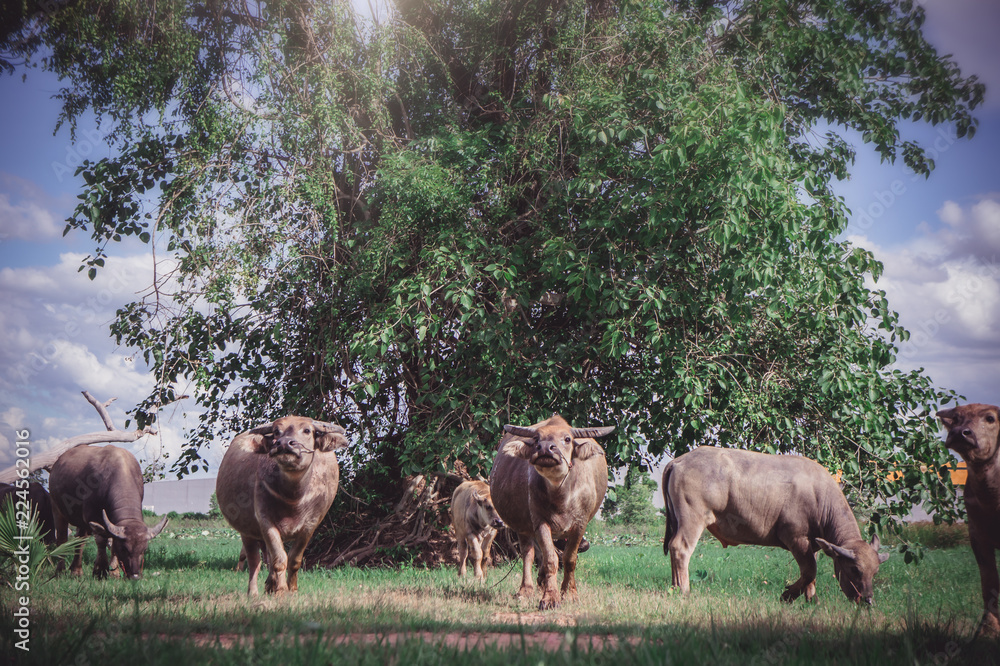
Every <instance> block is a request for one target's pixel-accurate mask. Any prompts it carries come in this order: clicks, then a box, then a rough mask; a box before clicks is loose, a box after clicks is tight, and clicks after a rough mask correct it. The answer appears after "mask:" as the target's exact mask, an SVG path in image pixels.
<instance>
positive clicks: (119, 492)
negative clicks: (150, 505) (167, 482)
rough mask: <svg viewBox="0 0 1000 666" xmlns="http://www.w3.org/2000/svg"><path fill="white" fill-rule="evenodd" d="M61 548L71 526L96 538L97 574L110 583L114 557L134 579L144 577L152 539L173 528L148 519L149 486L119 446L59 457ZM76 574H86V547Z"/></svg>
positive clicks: (56, 499)
mask: <svg viewBox="0 0 1000 666" xmlns="http://www.w3.org/2000/svg"><path fill="white" fill-rule="evenodd" d="M49 493H50V495H51V497H52V517H53V519H54V523H55V532H56V543H64V542H65V541H66V538H67V537H68V530H69V525H73V526H75V527H76V528H77V536H86V535H88V534H93V535H94V540H95V541H96V542H97V561H96V562H95V563H94V575H95V576H97V577H98V578H106V577H107V575H108V555H107V552H106V548H107V545H108V542H109V541H110V542H111V552H112V555H113V557H114V558H115V559H117V560H118V562H119V564H120V565H121V567H122V569H123V570H124V572H125V575H126V576H127V577H128V578H141V577H142V567H143V561H144V558H145V554H146V549H147V547H148V546H149V540H150V539H152V538H153V537H155V536H156V535H157V534H159V533H160V532H162V531H163V528H164V527H166V526H167V519H166V518H164V519H163V520H161V521H160V522H159V524H157V525H156V527H146V523H145V522H143V520H142V496H143V482H142V470H141V469H140V468H139V461H138V460H136V459H135V456H133V455H132V454H131V453H129V452H128V451H126V450H125V449H120V448H118V447H117V446H110V445H109V446H78V447H76V448H75V449H70V450H69V451H67V452H66V453H64V454H62V455H61V456H59V459H58V460H57V461H56V462H55V464H54V465H53V466H52V471H51V472H50V473H49ZM70 572H71V573H73V574H76V575H80V574H82V573H83V545H82V544H81V545H80V547H79V548H78V549H77V551H76V556H75V557H74V558H73V564H72V565H71V566H70Z"/></svg>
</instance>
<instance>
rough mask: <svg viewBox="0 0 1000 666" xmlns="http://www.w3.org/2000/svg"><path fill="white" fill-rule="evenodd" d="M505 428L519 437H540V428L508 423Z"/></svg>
mask: <svg viewBox="0 0 1000 666" xmlns="http://www.w3.org/2000/svg"><path fill="white" fill-rule="evenodd" d="M503 429H504V430H505V431H506V432H509V433H510V434H512V435H515V436H517V437H527V438H528V439H537V438H538V430H537V429H536V428H525V427H524V426H516V425H510V424H509V423H508V424H507V425H505V426H504V427H503Z"/></svg>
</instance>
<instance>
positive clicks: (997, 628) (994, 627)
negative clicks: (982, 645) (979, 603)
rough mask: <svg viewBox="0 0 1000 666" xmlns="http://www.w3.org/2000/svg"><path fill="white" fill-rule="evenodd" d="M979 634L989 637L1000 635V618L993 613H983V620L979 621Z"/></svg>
mask: <svg viewBox="0 0 1000 666" xmlns="http://www.w3.org/2000/svg"><path fill="white" fill-rule="evenodd" d="M978 633H979V635H980V636H986V637H988V638H996V637H997V636H1000V618H998V617H997V616H996V615H993V614H992V613H986V614H984V615H983V621H982V622H980V623H979V632H978Z"/></svg>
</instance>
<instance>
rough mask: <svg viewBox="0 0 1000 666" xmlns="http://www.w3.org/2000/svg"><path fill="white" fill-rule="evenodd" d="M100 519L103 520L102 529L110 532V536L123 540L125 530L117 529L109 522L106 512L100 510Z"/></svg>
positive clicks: (117, 527) (122, 528)
mask: <svg viewBox="0 0 1000 666" xmlns="http://www.w3.org/2000/svg"><path fill="white" fill-rule="evenodd" d="M101 517H103V518H104V529H106V530H107V531H108V532H110V533H111V535H112V536H114V537H117V538H119V539H124V538H125V528H124V527H119V526H118V525H115V524H114V523H113V522H111V519H110V518H108V512H107V510H105V509H101Z"/></svg>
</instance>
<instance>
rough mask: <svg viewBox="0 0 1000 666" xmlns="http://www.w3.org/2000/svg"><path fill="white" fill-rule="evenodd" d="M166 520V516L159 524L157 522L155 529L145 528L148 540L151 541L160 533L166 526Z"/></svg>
mask: <svg viewBox="0 0 1000 666" xmlns="http://www.w3.org/2000/svg"><path fill="white" fill-rule="evenodd" d="M168 520H169V518H168V517H167V516H163V520H161V521H160V522H158V523H157V524H156V526H155V527H147V528H146V532H147V533H148V534H149V538H150V539H152V538H153V537H155V536H156V535H157V534H159V533H160V532H162V531H163V528H164V527H166V526H167V521H168Z"/></svg>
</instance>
